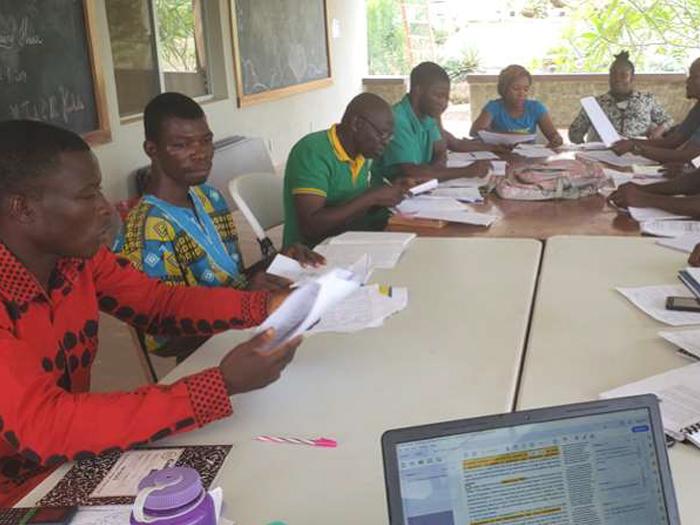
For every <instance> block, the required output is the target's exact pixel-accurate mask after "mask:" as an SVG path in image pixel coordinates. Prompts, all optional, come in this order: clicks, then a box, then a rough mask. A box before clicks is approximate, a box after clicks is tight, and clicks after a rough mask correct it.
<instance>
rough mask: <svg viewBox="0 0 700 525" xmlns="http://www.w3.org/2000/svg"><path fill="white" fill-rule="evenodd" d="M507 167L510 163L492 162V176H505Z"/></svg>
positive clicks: (503, 161)
mask: <svg viewBox="0 0 700 525" xmlns="http://www.w3.org/2000/svg"><path fill="white" fill-rule="evenodd" d="M507 166H508V163H507V162H506V161H505V160H492V161H491V171H490V175H495V176H497V177H501V176H504V175H505V174H506V167H507Z"/></svg>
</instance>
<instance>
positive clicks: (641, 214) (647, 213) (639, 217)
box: [627, 206, 690, 222]
mask: <svg viewBox="0 0 700 525" xmlns="http://www.w3.org/2000/svg"><path fill="white" fill-rule="evenodd" d="M627 210H628V211H629V212H630V215H631V216H632V218H633V219H634V220H635V221H637V222H645V221H652V220H653V221H672V220H677V219H690V217H688V216H687V215H676V214H675V213H671V212H668V211H664V210H659V209H658V208H636V207H634V206H630V207H629V208H627Z"/></svg>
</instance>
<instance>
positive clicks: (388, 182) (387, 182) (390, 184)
mask: <svg viewBox="0 0 700 525" xmlns="http://www.w3.org/2000/svg"><path fill="white" fill-rule="evenodd" d="M382 182H383V183H384V184H386V185H387V186H393V184H392V183H391V182H390V181H389V179H387V178H386V177H382Z"/></svg>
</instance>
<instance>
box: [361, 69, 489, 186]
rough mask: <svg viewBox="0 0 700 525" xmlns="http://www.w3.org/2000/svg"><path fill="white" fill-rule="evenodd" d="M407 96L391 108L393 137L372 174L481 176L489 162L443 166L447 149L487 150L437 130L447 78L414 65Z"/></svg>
mask: <svg viewBox="0 0 700 525" xmlns="http://www.w3.org/2000/svg"><path fill="white" fill-rule="evenodd" d="M410 82H411V86H410V91H409V93H408V94H407V95H406V96H405V97H404V98H403V99H402V100H401V101H400V102H399V103H397V104H396V105H395V106H394V109H393V112H394V138H393V139H392V141H391V142H390V143H389V145H388V146H387V147H386V149H385V150H384V153H383V154H382V156H381V157H380V158H379V159H378V160H377V162H375V163H374V166H373V168H372V173H373V175H376V176H377V177H380V178H386V179H387V180H390V181H394V180H396V179H397V178H398V177H411V178H413V179H416V180H427V179H432V178H436V179H438V180H449V179H454V178H458V177H482V176H484V175H486V174H487V173H488V169H489V163H488V162H485V161H479V162H475V163H474V164H472V165H470V166H467V167H464V168H448V167H447V165H446V164H447V150H448V148H449V149H451V150H453V151H475V150H482V151H483V150H488V149H489V147H488V146H485V145H484V144H483V143H482V142H481V141H473V140H459V139H456V138H455V137H453V136H452V135H451V134H449V133H447V132H445V131H443V130H441V128H440V116H441V115H442V113H443V112H444V111H445V109H447V103H448V101H449V98H450V77H449V76H448V75H447V72H446V71H445V70H444V69H443V68H441V67H440V66H439V65H437V64H435V63H433V62H423V63H421V64H418V65H417V66H416V67H414V68H413V71H411V79H410Z"/></svg>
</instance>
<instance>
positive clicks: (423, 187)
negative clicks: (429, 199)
mask: <svg viewBox="0 0 700 525" xmlns="http://www.w3.org/2000/svg"><path fill="white" fill-rule="evenodd" d="M437 187H438V180H437V179H430V180H429V181H427V182H424V183H423V184H418V185H417V186H413V187H412V188H411V189H409V190H408V192H409V193H410V194H411V195H413V196H415V195H420V194H421V193H427V192H429V191H432V190H434V189H435V188H437Z"/></svg>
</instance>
